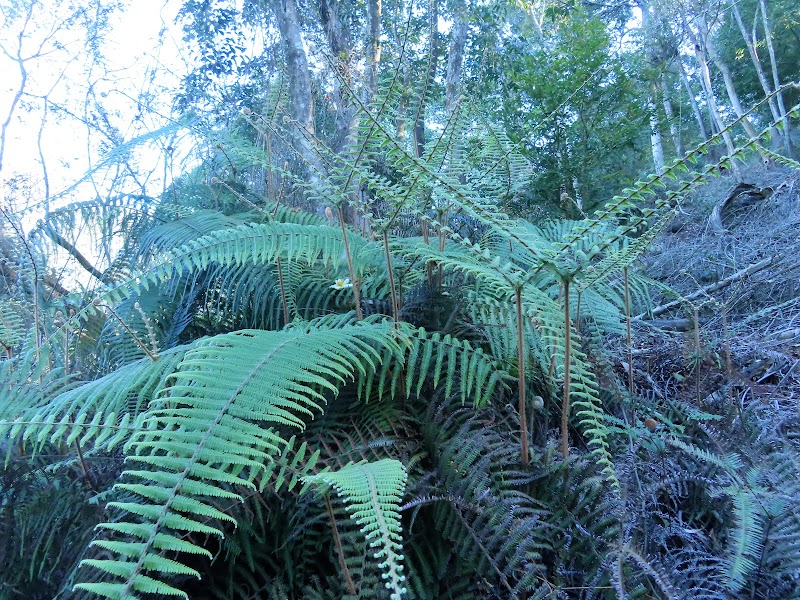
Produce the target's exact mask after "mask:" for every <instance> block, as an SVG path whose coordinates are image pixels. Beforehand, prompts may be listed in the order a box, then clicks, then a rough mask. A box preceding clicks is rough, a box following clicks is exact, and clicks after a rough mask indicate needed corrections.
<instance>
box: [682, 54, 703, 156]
mask: <svg viewBox="0 0 800 600" xmlns="http://www.w3.org/2000/svg"><path fill="white" fill-rule="evenodd" d="M678 69H679V73H678V74H679V75H680V77H681V82H682V83H683V87H684V89H685V90H686V95H687V96H688V98H689V106H691V107H692V113H694V118H695V120H696V121H697V129H698V131H699V132H700V137H701V138H702V140H703V141H704V142H707V141H708V138H709V137H710V136H709V134H708V131H707V130H706V123H705V121H704V120H703V113H702V112H701V111H700V107H699V106H698V105H697V100H695V97H694V90H693V89H692V84H691V83H690V82H689V77H688V76H687V75H686V69H685V68H684V66H683V60H681V59H680V58H678Z"/></svg>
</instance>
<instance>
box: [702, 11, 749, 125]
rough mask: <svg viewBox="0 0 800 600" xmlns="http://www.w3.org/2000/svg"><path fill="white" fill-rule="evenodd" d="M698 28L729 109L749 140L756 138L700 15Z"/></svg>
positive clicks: (726, 68)
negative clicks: (729, 105) (728, 102)
mask: <svg viewBox="0 0 800 600" xmlns="http://www.w3.org/2000/svg"><path fill="white" fill-rule="evenodd" d="M700 26H701V27H702V28H703V30H702V34H701V35H702V36H703V44H704V47H705V49H706V52H707V53H708V56H709V57H710V58H711V60H712V61H713V62H714V64H715V65H716V67H717V69H719V72H720V74H721V75H722V80H723V81H724V82H725V90H726V91H727V92H728V99H729V100H730V102H731V107H732V108H733V112H735V113H736V116H737V117H738V118H739V119H741V122H742V126H743V127H744V130H745V131H746V132H747V135H748V136H749V137H751V138H754V137H756V135H757V133H756V129H755V127H753V124H752V123H751V122H750V119H748V118H747V117H746V116H745V112H746V111H745V110H744V108H742V103H741V101H740V100H739V94H738V93H737V92H736V86H735V85H734V83H733V76H732V75H731V70H730V68H728V65H727V64H726V63H725V61H724V60H722V58H721V57H720V55H719V52H717V48H716V46H715V45H714V41H713V40H712V39H711V30H710V27H708V24H707V23H706V20H705V17H704V16H703V15H700Z"/></svg>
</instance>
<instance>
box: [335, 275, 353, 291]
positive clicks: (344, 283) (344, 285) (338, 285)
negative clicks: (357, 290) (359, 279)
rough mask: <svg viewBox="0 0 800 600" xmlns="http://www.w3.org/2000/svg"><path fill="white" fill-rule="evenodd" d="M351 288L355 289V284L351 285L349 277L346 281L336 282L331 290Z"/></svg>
mask: <svg viewBox="0 0 800 600" xmlns="http://www.w3.org/2000/svg"><path fill="white" fill-rule="evenodd" d="M351 287H353V284H352V283H350V280H349V279H348V278H347V277H345V278H344V279H337V280H336V281H334V282H333V285H332V286H331V289H332V290H343V289H345V288H351Z"/></svg>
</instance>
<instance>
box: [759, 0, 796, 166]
mask: <svg viewBox="0 0 800 600" xmlns="http://www.w3.org/2000/svg"><path fill="white" fill-rule="evenodd" d="M759 6H760V8H761V17H762V19H764V41H765V42H766V44H767V52H768V53H769V61H770V65H771V67H772V83H773V84H774V86H775V89H776V90H779V89H780V87H781V79H780V77H779V75H778V62H777V60H776V59H775V46H774V45H773V44H772V28H771V27H770V24H769V13H767V3H766V0H759ZM776 99H777V101H778V111H779V112H780V116H781V119H782V120H783V143H784V145H785V146H786V152H787V153H788V154H789V156H791V155H792V136H791V132H790V130H789V119H788V113H787V112H786V104H785V103H784V101H783V92H780V91H779V92H778V93H777V95H776Z"/></svg>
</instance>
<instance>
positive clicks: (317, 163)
mask: <svg viewBox="0 0 800 600" xmlns="http://www.w3.org/2000/svg"><path fill="white" fill-rule="evenodd" d="M272 7H273V10H274V11H275V17H276V19H275V20H276V22H277V25H278V31H279V32H280V34H281V39H282V41H283V47H284V54H285V55H286V72H287V76H288V80H289V114H290V116H291V117H292V119H293V120H294V121H295V122H296V124H297V128H298V131H297V134H296V135H295V136H294V138H295V139H294V141H295V146H296V150H297V152H299V153H300V155H301V157H302V159H303V161H304V162H305V164H306V167H307V169H308V170H309V174H310V178H311V180H312V181H314V180H315V179H317V177H318V174H319V173H323V172H324V167H323V165H322V161H321V160H320V159H319V156H318V155H317V153H316V152H315V151H314V148H313V147H312V145H311V143H310V142H309V141H308V139H307V136H313V135H314V134H315V128H314V100H313V97H312V94H311V75H310V74H309V70H308V57H307V56H306V51H305V47H304V46H303V34H302V30H301V28H300V13H299V12H298V9H297V2H296V0H273V2H272Z"/></svg>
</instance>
